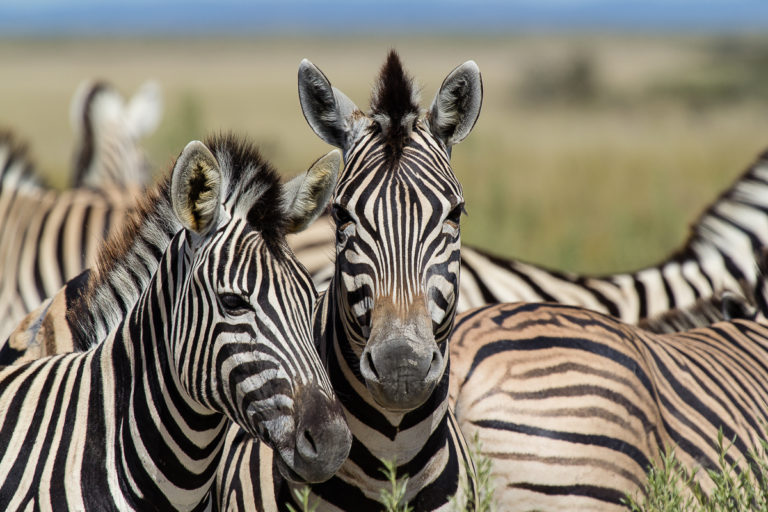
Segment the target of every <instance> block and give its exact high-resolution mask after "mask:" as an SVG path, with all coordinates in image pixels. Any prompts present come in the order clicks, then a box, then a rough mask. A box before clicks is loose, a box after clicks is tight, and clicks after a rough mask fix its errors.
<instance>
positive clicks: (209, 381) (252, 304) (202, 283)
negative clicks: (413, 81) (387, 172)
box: [167, 137, 351, 482]
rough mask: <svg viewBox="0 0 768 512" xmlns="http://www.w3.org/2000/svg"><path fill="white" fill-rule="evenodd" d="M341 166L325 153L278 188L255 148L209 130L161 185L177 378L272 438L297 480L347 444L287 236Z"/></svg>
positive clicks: (334, 460) (307, 216)
mask: <svg viewBox="0 0 768 512" xmlns="http://www.w3.org/2000/svg"><path fill="white" fill-rule="evenodd" d="M209 147H210V149H209ZM340 165H341V155H340V154H339V152H338V151H335V153H334V152H331V153H329V154H328V155H327V156H326V157H323V158H321V159H320V160H318V161H317V162H316V163H315V164H314V166H313V167H312V168H311V169H310V170H309V171H308V172H307V174H306V175H301V176H299V177H297V178H296V179H295V180H293V181H292V182H290V183H288V184H286V185H282V186H281V185H280V183H279V181H278V177H277V174H276V173H275V172H274V171H273V170H272V169H271V168H270V167H269V166H268V165H267V164H266V163H265V162H263V161H261V160H260V157H259V155H258V152H257V151H256V150H255V149H254V148H252V147H250V146H248V145H245V144H243V143H241V142H237V141H234V140H233V139H232V138H231V137H230V138H218V139H214V141H213V143H210V144H208V146H206V145H204V144H203V143H201V142H198V141H193V142H191V143H189V144H188V145H187V147H186V148H185V149H184V151H183V152H182V154H181V155H180V157H179V158H178V160H177V162H176V164H175V166H174V171H173V175H172V178H171V183H170V197H171V205H172V208H173V210H174V212H175V214H176V217H178V219H179V221H180V222H181V224H182V226H183V227H184V228H185V231H184V235H185V237H186V242H187V243H186V245H185V246H184V247H185V249H184V250H185V251H186V252H185V253H184V254H183V256H182V258H183V259H184V261H185V264H184V265H185V270H184V273H183V275H182V276H181V277H180V278H179V279H180V280H181V283H180V284H179V285H178V289H179V290H180V292H178V293H179V294H180V295H179V296H178V298H177V304H180V306H178V307H177V309H176V313H175V314H174V316H173V317H172V318H168V319H167V322H170V323H171V326H172V327H171V329H172V334H171V336H169V337H168V338H169V339H170V340H171V341H170V343H171V346H169V353H170V354H172V357H173V363H174V368H175V372H176V376H177V378H178V381H179V383H180V384H181V387H182V389H184V390H185V391H186V392H187V393H188V394H189V396H190V397H191V398H192V399H193V400H194V401H195V402H197V403H199V404H200V405H201V406H203V407H205V408H208V409H211V410H215V411H219V412H222V413H224V414H226V415H227V416H228V417H229V418H230V419H232V420H233V421H235V422H236V423H237V424H238V425H239V426H240V427H242V428H243V429H245V430H246V431H247V432H248V433H250V434H251V435H253V436H256V437H258V438H260V439H262V440H263V441H264V442H266V443H267V444H268V445H269V446H270V447H272V448H273V450H274V451H275V453H276V457H275V458H276V459H277V460H278V464H279V467H280V468H281V471H282V472H283V474H284V476H285V477H286V478H289V479H291V480H294V481H305V482H318V481H322V480H326V479H328V478H330V477H331V476H332V475H333V473H335V472H336V470H337V469H338V468H339V467H340V465H341V464H342V463H343V461H344V460H345V459H346V457H347V454H348V452H349V449H350V446H351V434H350V431H349V429H348V427H347V424H346V420H345V418H344V414H343V412H342V409H341V406H340V404H339V402H338V400H337V399H336V396H335V395H334V393H333V391H332V389H331V386H330V383H329V381H328V377H327V375H326V373H325V371H324V368H323V366H322V364H321V362H320V360H319V357H318V355H317V352H316V350H315V348H314V345H313V341H312V331H311V326H310V324H311V315H312V308H313V307H314V303H315V300H316V292H315V290H314V287H313V285H312V282H311V280H310V277H309V274H308V273H307V271H306V270H305V269H304V267H303V266H302V265H301V264H300V263H299V262H298V261H297V260H296V259H295V257H294V256H293V254H292V253H291V252H290V250H289V249H288V248H287V245H286V243H285V238H284V236H285V233H286V232H290V231H293V230H298V229H301V228H302V227H303V226H305V225H306V224H308V223H309V222H311V221H312V219H313V218H315V217H316V216H317V215H319V214H320V213H321V212H322V210H323V209H324V208H325V205H326V203H327V201H328V199H329V197H330V194H331V191H332V187H333V184H334V183H335V181H336V176H337V173H338V168H339V166H340ZM195 340H204V341H203V342H202V343H200V342H197V341H195Z"/></svg>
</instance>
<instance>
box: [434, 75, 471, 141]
mask: <svg viewBox="0 0 768 512" xmlns="http://www.w3.org/2000/svg"><path fill="white" fill-rule="evenodd" d="M482 104H483V79H482V77H481V76H480V68H478V67H477V64H475V61H473V60H469V61H467V62H465V63H464V64H462V65H461V66H459V67H457V68H456V69H454V70H453V71H451V72H450V73H449V74H448V76H447V77H445V80H443V84H442V85H441V86H440V90H439V91H437V94H436V95H435V99H434V100H432V105H431V106H430V107H429V128H430V130H431V131H432V134H433V135H434V136H435V137H437V138H438V139H440V140H441V141H443V143H444V144H445V145H446V147H448V148H450V147H451V146H453V145H454V144H458V143H459V142H461V141H462V140H464V139H465V138H466V136H467V135H469V132H471V131H472V128H473V127H474V126H475V123H476V122H477V118H478V117H479V116H480V107H481V106H482Z"/></svg>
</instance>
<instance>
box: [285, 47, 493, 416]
mask: <svg viewBox="0 0 768 512" xmlns="http://www.w3.org/2000/svg"><path fill="white" fill-rule="evenodd" d="M417 96H418V95H417V90H416V87H415V85H414V84H413V81H412V79H411V78H410V77H409V76H408V75H407V74H406V73H405V71H404V70H403V67H402V65H401V63H400V60H399V58H398V56H397V54H396V53H395V52H390V54H389V56H388V57H387V60H386V62H385V64H384V66H383V67H382V69H381V74H380V76H379V78H378V82H377V84H376V86H375V88H374V92H373V95H372V99H371V111H370V112H369V113H368V114H365V113H363V112H362V111H361V110H360V109H359V108H358V107H357V106H356V105H355V104H354V103H353V102H352V101H351V100H350V99H349V98H348V97H347V96H345V95H344V94H343V93H342V92H341V91H339V90H337V89H335V88H334V87H332V86H331V84H330V82H329V81H328V79H327V78H326V77H325V75H324V74H323V73H322V72H321V71H320V70H319V69H318V68H317V67H315V66H314V65H313V64H312V63H310V62H309V61H307V60H304V61H302V63H301V66H300V67H299V97H300V101H301V106H302V110H303V112H304V116H305V117H306V119H307V122H308V123H309V125H310V126H311V127H312V129H313V130H314V131H315V133H316V134H317V135H319V136H320V138H321V139H323V140H324V141H326V142H328V143H329V144H332V145H334V146H336V147H339V148H341V149H342V150H343V152H344V160H345V164H346V166H345V168H344V170H343V171H342V173H341V175H340V176H339V182H338V184H337V185H336V189H335V191H334V196H333V200H332V215H333V218H334V220H335V223H336V258H337V259H336V275H335V277H334V281H333V282H332V284H331V287H332V288H333V290H329V293H335V294H336V296H337V297H336V299H335V301H336V303H337V307H339V308H340V309H341V310H343V311H344V313H342V315H341V316H343V317H344V318H345V322H344V323H345V325H344V326H343V329H344V331H345V334H346V335H347V337H348V338H349V339H350V340H351V343H350V347H349V348H350V349H351V350H348V351H347V352H352V353H353V354H352V355H351V356H348V357H346V359H347V362H348V364H349V365H350V366H351V368H352V371H353V372H354V373H355V374H356V375H357V376H358V379H362V380H363V381H364V382H365V386H366V387H367V389H368V391H369V392H370V394H371V395H372V397H373V398H374V400H375V401H376V402H377V403H378V404H379V405H380V406H381V407H383V408H385V409H387V410H390V411H401V412H405V411H409V410H413V409H414V408H416V407H418V406H420V405H421V404H423V403H424V402H425V401H426V400H427V398H428V397H430V395H431V394H432V392H433V391H434V390H435V388H436V386H437V385H438V383H439V382H440V381H441V380H442V378H443V376H444V375H445V368H446V365H447V357H448V352H447V350H448V349H447V341H446V340H447V337H448V334H449V333H450V330H451V326H452V323H453V317H454V313H455V307H456V300H457V292H458V281H459V246H460V231H459V219H460V216H461V213H462V211H463V209H464V199H463V196H462V189H461V185H460V184H459V181H458V180H457V178H456V176H455V175H454V173H453V170H452V169H451V165H450V151H451V147H452V146H453V145H454V144H456V143H458V142H460V141H461V140H463V139H464V138H465V137H466V136H467V135H468V134H469V132H470V131H471V129H472V127H473V126H474V124H475V121H476V120H477V117H478V115H479V113H480V105H481V103H482V81H481V77H480V72H479V70H478V67H477V65H476V64H475V63H474V62H472V61H469V62H466V63H464V64H462V65H461V66H459V67H457V68H456V69H454V70H453V71H452V72H451V73H450V74H449V75H448V76H447V78H446V79H445V80H444V81H443V84H442V86H441V87H440V90H439V91H438V92H437V95H436V96H435V98H434V100H433V101H432V105H431V107H430V108H429V111H428V112H427V113H426V116H425V115H422V114H423V112H422V111H421V110H420V108H419V102H418V97H417ZM346 348H347V347H344V349H343V350H346Z"/></svg>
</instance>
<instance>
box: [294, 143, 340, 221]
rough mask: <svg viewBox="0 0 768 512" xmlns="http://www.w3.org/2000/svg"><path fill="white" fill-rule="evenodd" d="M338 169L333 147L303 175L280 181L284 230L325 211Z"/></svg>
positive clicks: (338, 153)
mask: <svg viewBox="0 0 768 512" xmlns="http://www.w3.org/2000/svg"><path fill="white" fill-rule="evenodd" d="M340 169H341V151H339V150H338V149H334V150H333V151H331V152H330V153H328V154H327V155H325V156H323V157H321V158H320V159H319V160H317V161H316V162H315V163H314V164H312V166H311V167H310V168H309V170H307V172H305V173H304V174H300V175H298V176H296V177H295V178H293V179H292V180H291V181H289V182H287V183H285V184H283V204H284V205H285V207H284V208H285V214H286V215H287V216H288V233H298V232H299V231H302V230H304V229H306V228H307V227H308V226H309V225H310V224H311V223H312V222H313V221H314V220H315V219H316V218H317V217H318V216H320V214H321V213H323V210H325V207H326V205H327V204H328V201H329V200H330V199H331V195H332V194H333V188H334V187H335V186H336V179H337V177H338V175H339V170H340Z"/></svg>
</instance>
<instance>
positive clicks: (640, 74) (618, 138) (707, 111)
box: [0, 36, 768, 272]
mask: <svg viewBox="0 0 768 512" xmlns="http://www.w3.org/2000/svg"><path fill="white" fill-rule="evenodd" d="M758 43H759V44H762V43H761V42H760V41H758ZM390 47H396V48H397V49H398V50H399V51H400V53H401V55H402V56H403V59H404V61H405V63H406V66H407V67H408V69H409V70H410V71H411V72H412V73H413V74H414V75H415V76H416V78H417V80H418V81H419V82H420V83H421V84H423V94H422V96H423V102H424V103H428V102H429V101H430V100H431V98H432V96H433V95H434V93H435V91H436V89H437V88H438V86H439V85H440V82H441V81H442V79H443V77H444V76H445V75H446V74H447V73H448V71H450V70H451V69H452V68H453V67H454V66H455V65H458V64H460V63H461V62H463V61H464V60H467V59H474V60H476V61H477V62H478V64H479V66H480V69H481V70H482V72H483V79H484V84H485V101H484V105H483V113H482V115H481V117H480V120H479V122H478V124H477V126H476V128H475V131H474V132H473V134H472V135H471V136H470V137H469V139H467V140H466V141H465V142H464V143H462V144H461V145H459V146H457V147H456V149H455V150H454V156H453V160H454V167H455V169H456V172H457V173H458V175H459V177H460V178H461V180H462V182H463V184H464V190H465V195H466V199H467V206H468V210H469V213H470V216H469V218H468V219H466V222H465V224H464V230H463V234H464V240H465V241H466V242H470V243H473V244H476V245H480V246H483V247H486V248H489V249H492V250H494V251H496V252H498V253H501V254H505V255H508V256H515V257H518V258H521V259H526V260H529V261H535V262H538V263H543V264H547V265H550V266H554V267H559V268H565V269H570V270H579V271H590V272H608V271H615V270H621V269H630V268H633V267H636V266H639V265H642V264H645V263H650V262H652V261H655V260H656V259H659V258H661V257H663V256H664V255H665V254H666V253H667V252H669V251H670V250H671V249H673V248H674V247H676V246H677V245H678V244H679V243H680V242H682V240H683V239H684V238H685V233H686V229H687V226H688V224H689V223H690V222H691V221H692V220H693V219H694V218H695V216H696V214H697V213H698V212H699V211H700V209H701V208H702V207H704V206H705V205H706V204H707V203H708V202H709V201H711V200H712V199H713V198H714V197H715V196H716V195H717V193H718V191H719V190H720V189H721V188H723V187H724V186H726V185H727V184H728V183H729V182H730V181H731V180H732V179H733V178H734V177H735V176H737V175H738V174H739V173H740V172H741V170H742V169H743V168H744V167H745V166H746V165H747V164H748V163H749V162H750V161H751V160H752V159H753V158H754V157H755V156H756V154H757V153H758V152H759V151H761V150H762V148H763V146H764V145H765V144H766V143H768V108H767V106H766V104H764V103H762V102H760V101H759V100H758V99H754V98H747V97H745V98H736V100H735V101H729V102H724V103H722V104H715V105H704V106H701V105H691V104H690V103H688V102H686V101H683V100H682V99H680V98H679V97H677V98H661V99H660V98H658V97H655V96H649V94H648V91H649V90H651V89H652V86H653V84H654V83H657V82H659V81H664V80H667V81H669V80H673V81H674V80H675V79H677V78H678V77H684V75H685V74H686V73H689V72H690V71H691V70H696V69H698V67H701V66H705V65H707V64H711V63H712V62H711V55H710V52H709V51H708V48H709V46H708V41H707V40H706V39H703V38H688V39H679V38H659V37H655V38H641V37H609V36H591V37H586V36H580V37H565V36H561V37H543V36H537V37H525V38H523V37H508V38H485V39H483V38H448V37H442V38H441V37H435V38H428V39H427V38H403V37H397V38H392V39H384V38H378V39H370V40H357V39H355V40H353V39H343V38H342V39H318V38H300V37H295V38H287V37H286V38H281V39H248V40H244V39H232V40H227V39H218V40H186V41H178V40H177V41H162V40H148V41H132V40H118V41H102V40H84V41H40V42H30V41H7V40H5V41H2V40H0V62H2V63H3V80H0V125H3V126H8V127H12V128H13V129H14V130H15V131H17V132H18V133H19V134H20V135H21V136H22V137H24V138H25V139H27V140H28V141H29V142H30V145H31V150H32V154H33V155H34V156H35V159H36V160H37V162H38V164H39V166H40V167H41V168H42V169H43V170H45V171H46V172H48V173H50V174H51V175H54V176H58V178H54V179H58V180H59V182H63V179H62V178H61V176H62V174H63V173H65V172H66V169H67V168H68V165H69V160H70V158H71V155H70V151H71V144H72V136H71V132H70V128H69V125H68V117H67V116H68V114H67V112H68V105H69V99H70V96H71V94H72V92H73V91H74V89H75V87H76V86H77V84H78V83H79V81H80V80H82V79H84V78H87V77H101V78H105V79H108V80H110V81H112V82H113V83H115V84H116V85H117V86H118V87H119V88H120V89H121V90H122V91H123V92H125V93H132V92H133V91H134V90H135V89H136V88H137V86H138V85H139V84H140V83H141V82H142V81H143V80H144V79H146V78H150V77H152V78H155V79H157V80H159V81H160V83H161V84H162V87H163V91H164V95H165V98H166V110H165V116H164V120H163V124H162V125H161V127H160V129H159V131H158V132H157V133H156V134H155V135H154V136H153V137H152V138H151V139H150V140H149V141H147V146H148V148H149V150H150V153H151V157H152V160H153V162H154V163H155V164H156V165H157V166H158V167H161V168H164V167H165V166H167V164H168V163H169V162H170V160H171V159H172V158H173V157H174V156H175V155H176V153H177V152H178V151H179V150H180V149H181V147H182V146H183V144H184V143H185V142H186V141H188V140H189V139H191V138H201V137H204V136H205V135H206V134H207V133H209V132H212V131H216V130H224V129H227V130H229V129H231V130H235V131H239V132H243V133H246V134H248V135H249V136H252V137H254V138H255V139H256V140H258V141H259V142H260V143H261V145H262V148H263V149H264V151H265V153H266V154H267V155H268V156H269V157H270V158H271V159H272V160H273V161H274V162H275V164H276V165H278V167H279V168H280V169H281V170H283V172H285V173H286V174H293V173H295V172H297V171H299V170H302V169H304V168H305V167H306V166H307V165H308V164H309V163H310V162H311V161H313V160H314V159H315V158H316V157H317V156H319V155H321V154H322V153H324V152H325V151H327V150H328V148H327V147H326V146H325V144H324V143H322V142H321V141H320V140H319V139H318V138H317V137H316V136H315V135H314V134H313V133H312V132H311V130H310V129H309V128H308V126H307V125H306V123H305V121H304V119H303V117H302V114H301V111H300V109H299V106H298V101H297V94H296V69H297V67H298V63H299V61H300V60H301V58H303V57H308V58H310V59H311V60H312V61H313V62H315V64H317V65H318V66H319V67H320V68H321V69H323V71H325V72H326V74H327V75H328V77H329V78H330V79H331V80H332V82H333V83H334V85H336V86H337V87H339V88H340V89H342V90H343V91H345V92H346V93H347V94H348V95H349V96H350V97H351V98H352V99H353V100H354V101H355V102H357V103H358V105H360V106H363V107H364V106H367V102H368V95H369V91H370V86H371V83H372V81H373V79H374V77H375V75H376V72H377V69H378V67H379V65H380V64H381V62H382V60H383V57H384V54H385V52H386V50H387V49H388V48H390ZM574 56H576V57H578V56H586V58H587V59H588V62H589V63H591V64H592V66H593V68H592V70H591V71H592V78H593V79H594V81H595V83H596V84H597V92H596V96H595V97H594V98H589V101H570V100H566V101H563V100H562V99H561V98H557V97H548V96H544V97H543V98H536V99H535V101H534V100H530V98H528V97H526V96H521V93H520V91H521V90H526V87H527V88H528V89H527V90H529V91H530V90H533V91H536V89H537V87H538V86H539V85H538V83H537V82H532V81H531V77H536V76H539V75H537V73H539V72H540V71H541V70H544V74H543V75H542V76H544V77H545V78H544V79H546V77H547V76H548V75H547V74H546V72H548V71H547V70H550V71H551V70H555V71H557V70H559V69H561V68H563V67H566V68H567V65H568V63H569V62H571V60H572V58H573V57H574ZM715 64H717V63H715ZM550 74H551V73H550ZM555 74H557V73H555ZM532 84H533V85H532ZM577 99H578V98H577ZM529 100H530V101H529Z"/></svg>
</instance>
